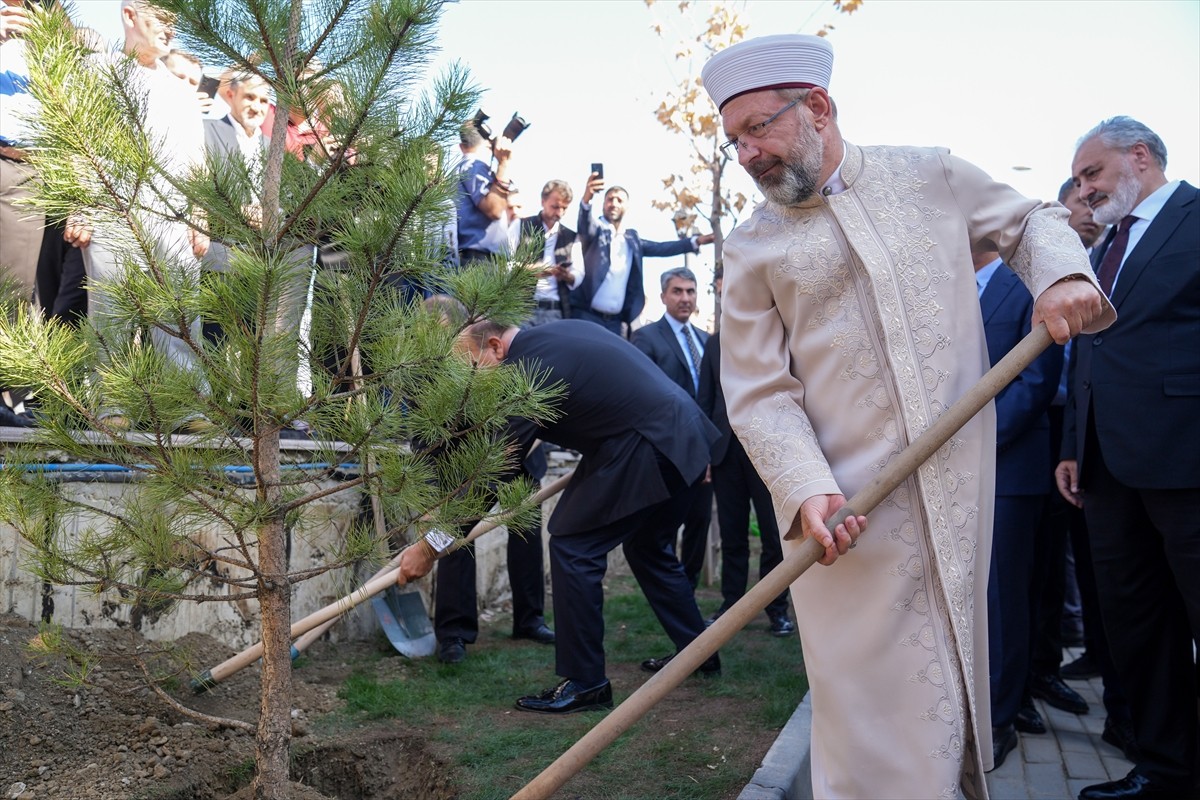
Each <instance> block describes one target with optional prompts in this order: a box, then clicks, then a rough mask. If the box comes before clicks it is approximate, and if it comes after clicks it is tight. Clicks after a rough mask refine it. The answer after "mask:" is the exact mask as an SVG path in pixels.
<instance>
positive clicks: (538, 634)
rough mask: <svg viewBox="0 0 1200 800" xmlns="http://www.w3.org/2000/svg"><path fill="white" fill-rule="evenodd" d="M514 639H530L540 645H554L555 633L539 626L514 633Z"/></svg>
mask: <svg viewBox="0 0 1200 800" xmlns="http://www.w3.org/2000/svg"><path fill="white" fill-rule="evenodd" d="M512 638H514V639H529V640H531V641H534V642H537V643H539V644H554V631H552V630H550V628H548V627H546V626H545V625H539V626H538V627H536V628H533V629H532V630H525V631H513V635H512Z"/></svg>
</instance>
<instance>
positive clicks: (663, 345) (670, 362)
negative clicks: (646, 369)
mask: <svg viewBox="0 0 1200 800" xmlns="http://www.w3.org/2000/svg"><path fill="white" fill-rule="evenodd" d="M688 324H689V325H691V323H690V322H689V323H688ZM691 328H692V333H693V334H694V335H695V336H696V339H697V340H698V341H699V342H700V346H701V347H705V348H707V346H708V334H707V333H705V332H704V331H702V330H700V329H699V328H697V327H696V326H695V325H691ZM631 341H632V342H633V346H634V347H636V348H637V349H638V350H641V351H642V352H643V353H645V354H646V355H648V356H649V357H650V360H651V361H653V362H654V363H655V364H657V365H658V368H659V369H661V370H662V371H663V372H665V373H666V374H667V377H668V378H670V379H671V380H673V381H675V383H676V385H678V386H679V388H680V389H683V390H684V391H685V392H687V393H688V397H691V398H692V399H693V400H695V399H696V384H695V383H694V382H693V381H692V368H691V366H689V364H688V358H687V354H686V353H684V352H683V342H681V341H679V337H678V336H676V335H675V331H674V330H672V329H671V323H670V322H668V321H667V318H666V317H665V316H664V317H663V318H662V319H660V320H658V321H657V322H652V323H650V324H649V325H643V326H642V327H640V328H638V329H637V330H636V331H634V332H633V339H632V340H631ZM696 366H697V369H699V366H700V365H699V364H697V365H696Z"/></svg>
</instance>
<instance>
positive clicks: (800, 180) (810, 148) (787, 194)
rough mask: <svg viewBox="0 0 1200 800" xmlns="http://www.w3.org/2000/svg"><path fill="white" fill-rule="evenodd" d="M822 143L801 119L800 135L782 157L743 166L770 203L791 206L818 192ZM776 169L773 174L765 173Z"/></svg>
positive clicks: (818, 136) (814, 129) (814, 131)
mask: <svg viewBox="0 0 1200 800" xmlns="http://www.w3.org/2000/svg"><path fill="white" fill-rule="evenodd" d="M824 158H825V143H824V142H822V141H821V136H820V134H818V133H817V129H816V127H815V126H814V125H813V124H812V123H811V122H809V121H808V120H805V119H803V118H801V122H800V135H799V136H798V137H797V138H796V141H795V142H793V143H792V145H791V147H790V148H788V152H787V156H786V157H785V158H772V159H769V160H768V159H765V158H764V159H760V160H758V161H756V162H754V163H753V164H750V165H748V166H747V167H746V169H747V171H748V172H749V173H750V177H752V178H753V179H754V183H755V185H756V186H758V188H759V190H760V191H762V193H763V194H764V195H765V196H766V198H767V199H768V200H770V201H771V202H772V203H776V204H778V205H781V206H791V205H796V204H797V203H801V202H803V201H805V200H807V199H808V198H810V197H812V196H813V195H814V194H816V193H817V190H818V189H819V188H820V186H821V184H820V181H821V163H822V162H823V161H824ZM776 166H779V169H778V170H776V172H775V173H774V174H772V175H764V173H765V172H767V171H769V170H771V169H772V168H774V167H776Z"/></svg>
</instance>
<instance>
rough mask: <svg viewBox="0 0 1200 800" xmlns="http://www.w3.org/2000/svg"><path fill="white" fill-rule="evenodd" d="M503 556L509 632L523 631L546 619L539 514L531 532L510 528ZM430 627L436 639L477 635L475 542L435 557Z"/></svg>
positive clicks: (464, 529)
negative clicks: (509, 594) (509, 602)
mask: <svg viewBox="0 0 1200 800" xmlns="http://www.w3.org/2000/svg"><path fill="white" fill-rule="evenodd" d="M473 527H474V523H471V524H468V525H464V526H463V527H462V530H461V531H460V533H462V535H464V536H465V535H466V534H467V533H469V532H470V530H471V528H473ZM506 555H507V557H508V581H509V583H510V584H511V586H512V596H513V633H517V632H521V631H528V630H530V629H532V628H536V627H537V626H538V625H541V624H543V623H544V622H545V617H544V615H545V604H546V584H545V577H544V575H545V571H544V570H545V566H544V565H545V562H544V559H543V557H542V522H541V514H540V513H539V514H538V517H537V524H536V526H535V527H534V529H533V530H532V531H509V534H508V546H507V553H506ZM433 631H434V634H435V635H436V636H437V638H438V641H444V640H446V639H450V638H454V637H457V638H459V639H463V640H464V641H467V642H474V641H475V640H476V638H478V636H479V594H478V591H477V590H476V586H475V547H474V545H468V546H467V547H464V548H462V549H460V550H457V551H455V552H453V553H451V554H450V555H448V556H446V557H445V558H442V559H440V560H439V561H438V572H437V587H436V589H435V591H434V616H433Z"/></svg>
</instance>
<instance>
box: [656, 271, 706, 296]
mask: <svg viewBox="0 0 1200 800" xmlns="http://www.w3.org/2000/svg"><path fill="white" fill-rule="evenodd" d="M673 278H683V279H684V280H685V281H691V282H692V283H699V282H698V281H697V280H696V273H694V272H692V271H691V270H690V269H688V268H687V267H676V268H675V269H669V270H667V271H666V272H664V273H663V274H662V277H661V278H659V282H660V283H661V284H662V290H663V291H664V292H665V291H666V290H667V284H668V283H670V282H671V280H672V279H673Z"/></svg>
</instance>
